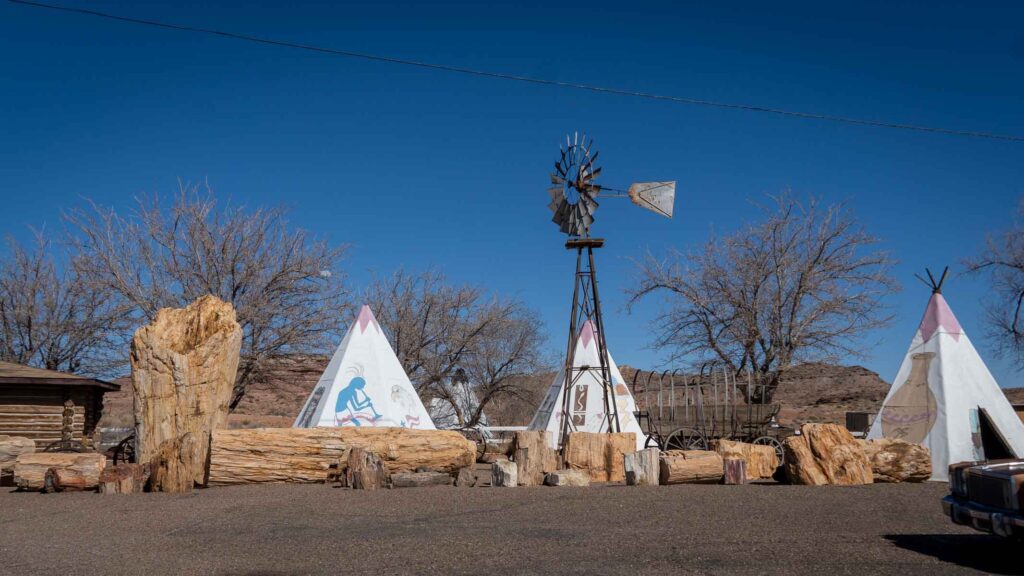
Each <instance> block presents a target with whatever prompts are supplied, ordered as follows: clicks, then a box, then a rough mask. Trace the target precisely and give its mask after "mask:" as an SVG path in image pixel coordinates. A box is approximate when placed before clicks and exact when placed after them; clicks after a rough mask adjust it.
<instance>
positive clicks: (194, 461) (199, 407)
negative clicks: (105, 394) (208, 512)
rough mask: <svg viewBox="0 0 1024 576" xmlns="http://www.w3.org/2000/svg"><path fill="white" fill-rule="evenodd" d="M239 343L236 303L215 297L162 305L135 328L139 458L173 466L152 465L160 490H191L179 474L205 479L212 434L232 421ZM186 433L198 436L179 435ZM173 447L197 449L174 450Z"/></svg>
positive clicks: (133, 354) (133, 353)
mask: <svg viewBox="0 0 1024 576" xmlns="http://www.w3.org/2000/svg"><path fill="white" fill-rule="evenodd" d="M241 344H242V329H241V327H240V326H239V325H238V322H237V321H236V319H235V310H234V308H232V306H231V305H230V304H228V303H226V302H222V301H221V300H219V299H217V298H215V297H213V296H204V297H202V298H200V299H199V300H196V301H195V302H193V303H192V304H189V305H188V306H186V307H185V308H181V309H172V308H165V309H163V310H160V311H159V312H158V313H157V315H156V319H155V320H153V322H152V323H150V324H149V325H147V326H143V327H142V328H139V329H138V330H137V331H136V332H135V337H134V338H132V346H131V356H130V360H131V368H132V387H133V389H134V391H135V395H134V397H135V406H134V408H135V435H136V458H137V460H138V461H139V462H140V463H143V464H148V463H150V462H151V461H152V460H153V459H154V458H156V457H157V456H158V455H159V456H160V458H161V461H162V462H163V463H165V464H168V463H169V465H171V467H172V469H171V470H164V471H163V472H167V473H166V474H165V473H163V472H159V471H158V470H157V469H156V468H155V467H154V470H153V472H154V475H157V476H158V479H160V480H161V482H159V483H158V484H157V485H158V486H160V487H161V489H163V488H168V489H169V488H171V487H175V488H178V489H181V490H188V489H191V485H188V486H186V482H184V478H182V479H179V478H177V475H178V474H185V475H187V476H188V477H190V478H191V479H192V481H193V482H194V483H195V484H205V483H206V462H207V456H208V453H209V452H208V451H209V445H210V433H211V431H213V430H215V429H217V428H219V427H222V426H223V425H224V424H225V422H226V421H227V417H228V403H229V402H230V400H231V391H232V388H233V387H234V383H235V373H236V371H237V370H238V354H239V349H240V347H241ZM186 434H190V435H191V436H192V441H188V442H182V441H181V438H183V437H184V436H185V435H186ZM175 449H179V450H180V449H188V450H191V451H192V453H191V454H189V455H174V454H170V453H169V451H171V450H175ZM182 467H186V468H182ZM169 475H170V476H169ZM179 480H180V481H179Z"/></svg>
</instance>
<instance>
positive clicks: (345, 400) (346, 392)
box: [334, 376, 381, 426]
mask: <svg viewBox="0 0 1024 576" xmlns="http://www.w3.org/2000/svg"><path fill="white" fill-rule="evenodd" d="M364 388H366V380H364V379H363V378H362V376H356V377H355V378H353V379H352V380H351V381H350V382H349V383H348V386H346V387H344V388H342V390H341V392H338V402H337V403H336V404H335V405H334V412H335V414H339V413H341V412H344V411H346V410H347V411H348V416H345V417H344V418H341V419H339V423H346V422H351V423H352V424H354V425H356V426H361V424H360V423H359V418H360V415H358V414H356V412H357V411H359V410H363V409H366V408H369V409H370V411H371V412H373V419H374V420H376V419H378V418H380V417H381V415H380V414H379V413H378V412H377V409H376V408H374V407H373V401H372V400H370V397H369V396H368V395H367V394H366V392H364V391H363V389H364ZM335 417H336V418H337V416H335ZM363 418H365V416H363Z"/></svg>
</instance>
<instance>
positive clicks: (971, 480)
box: [942, 460, 1024, 539]
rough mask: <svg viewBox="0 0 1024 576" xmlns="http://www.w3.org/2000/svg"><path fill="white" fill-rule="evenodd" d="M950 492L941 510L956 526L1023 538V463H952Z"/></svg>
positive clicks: (1021, 461)
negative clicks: (960, 525)
mask: <svg viewBox="0 0 1024 576" xmlns="http://www.w3.org/2000/svg"><path fill="white" fill-rule="evenodd" d="M949 490H950V492H951V494H950V495H949V496H946V497H945V498H943V499H942V510H943V512H945V513H946V515H947V516H949V517H950V518H951V519H952V520H953V522H955V523H956V524H963V525H966V526H973V527H974V528H975V529H976V530H981V531H984V532H991V533H993V534H997V535H999V536H1004V537H1008V538H1016V539H1024V460H992V461H988V462H959V463H957V464H951V465H950V466H949Z"/></svg>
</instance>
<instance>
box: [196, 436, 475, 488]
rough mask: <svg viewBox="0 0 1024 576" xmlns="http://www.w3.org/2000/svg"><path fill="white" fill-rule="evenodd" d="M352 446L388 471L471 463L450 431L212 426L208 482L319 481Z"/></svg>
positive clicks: (470, 448) (471, 448) (471, 453)
mask: <svg viewBox="0 0 1024 576" xmlns="http://www.w3.org/2000/svg"><path fill="white" fill-rule="evenodd" d="M352 448H363V449H365V450H368V451H370V452H373V453H375V454H377V455H379V456H380V457H381V459H382V460H383V461H384V462H385V463H386V464H387V466H388V470H389V471H390V472H391V473H402V472H413V471H415V470H416V469H417V468H420V467H428V468H432V469H435V470H443V471H445V472H448V473H449V474H451V473H453V472H455V471H457V470H458V469H459V468H464V467H467V466H472V465H473V461H474V460H475V458H476V446H475V445H474V444H473V442H471V441H469V440H467V439H466V438H465V437H464V436H462V435H461V434H459V433H458V432H454V431H450V430H410V429H408V428H357V427H355V426H344V427H339V428H253V429H248V430H216V431H214V433H213V443H212V445H211V448H210V476H209V484H210V485H211V486H218V485H228V484H248V483H254V482H325V481H327V476H328V469H329V468H330V466H331V464H334V463H336V462H338V461H341V462H343V463H345V464H346V465H347V462H348V452H349V450H351V449H352ZM339 472H343V471H339Z"/></svg>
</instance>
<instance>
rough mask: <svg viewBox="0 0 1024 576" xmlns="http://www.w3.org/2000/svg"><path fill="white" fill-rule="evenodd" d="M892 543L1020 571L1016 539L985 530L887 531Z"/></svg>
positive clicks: (971, 564)
mask: <svg viewBox="0 0 1024 576" xmlns="http://www.w3.org/2000/svg"><path fill="white" fill-rule="evenodd" d="M885 538H886V540H888V541H890V542H892V543H893V544H895V545H896V546H899V547H900V548H903V549H905V550H911V551H913V552H917V553H919V554H927V555H929V556H933V557H935V558H938V559H939V560H942V561H943V562H952V563H954V564H957V565H959V566H963V567H965V568H973V569H975V570H981V571H982V572H989V573H992V574H1024V557H1022V556H1021V554H1020V551H1019V549H1018V548H1017V547H1018V546H1020V544H1019V543H1016V542H1013V541H1012V540H1005V539H1002V538H999V537H997V536H990V535H987V534H891V535H888V536H886V537H885Z"/></svg>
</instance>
